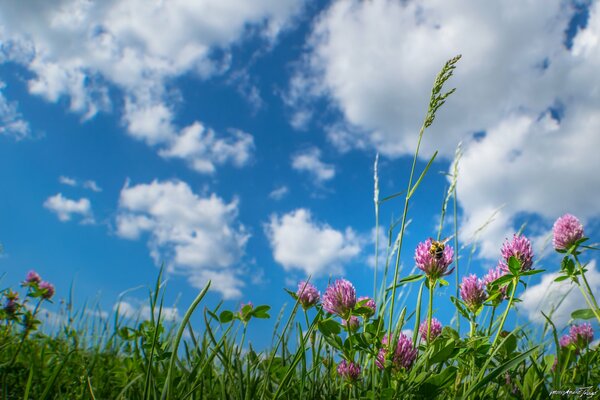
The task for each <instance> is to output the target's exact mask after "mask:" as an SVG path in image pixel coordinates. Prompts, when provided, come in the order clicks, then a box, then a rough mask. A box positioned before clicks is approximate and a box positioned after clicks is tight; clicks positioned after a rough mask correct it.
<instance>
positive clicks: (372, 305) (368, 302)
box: [357, 296, 377, 318]
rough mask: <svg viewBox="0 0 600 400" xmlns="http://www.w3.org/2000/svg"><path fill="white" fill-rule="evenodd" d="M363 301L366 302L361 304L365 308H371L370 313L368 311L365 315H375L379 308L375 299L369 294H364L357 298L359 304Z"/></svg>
mask: <svg viewBox="0 0 600 400" xmlns="http://www.w3.org/2000/svg"><path fill="white" fill-rule="evenodd" d="M361 302H364V303H362V305H361V307H362V308H365V309H367V308H368V309H369V310H371V311H369V312H368V313H367V312H365V313H364V316H365V317H367V318H369V317H372V316H373V315H375V311H376V310H377V305H376V304H375V300H373V299H372V298H370V297H369V296H362V297H359V298H358V300H357V303H358V304H361Z"/></svg>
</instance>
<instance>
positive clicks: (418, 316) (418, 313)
mask: <svg viewBox="0 0 600 400" xmlns="http://www.w3.org/2000/svg"><path fill="white" fill-rule="evenodd" d="M423 287H425V281H423V282H421V286H420V287H419V295H418V296H417V309H416V314H415V328H414V329H413V346H416V345H417V338H418V337H419V324H420V322H421V300H422V299H423Z"/></svg>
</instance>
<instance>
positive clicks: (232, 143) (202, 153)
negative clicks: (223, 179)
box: [161, 122, 254, 173]
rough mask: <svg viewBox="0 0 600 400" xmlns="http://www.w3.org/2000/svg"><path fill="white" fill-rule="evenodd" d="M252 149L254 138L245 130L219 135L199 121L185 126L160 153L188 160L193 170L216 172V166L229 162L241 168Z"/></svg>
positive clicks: (247, 160)
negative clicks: (226, 135)
mask: <svg viewBox="0 0 600 400" xmlns="http://www.w3.org/2000/svg"><path fill="white" fill-rule="evenodd" d="M253 150H254V138H253V137H252V135H250V134H248V133H246V132H242V131H240V130H232V131H231V135H230V136H229V137H217V136H216V134H215V132H214V131H213V130H212V129H207V128H205V127H204V126H203V125H202V124H200V123H198V122H196V123H194V124H192V125H190V126H188V127H187V128H185V129H183V131H182V133H181V135H180V136H179V137H178V138H177V139H176V140H175V141H174V142H173V144H172V145H171V147H170V148H168V149H165V150H163V151H161V155H162V156H164V157H177V158H182V159H185V160H187V161H188V163H189V164H190V166H191V167H192V169H194V170H196V171H198V172H201V173H213V172H215V170H216V168H215V166H216V165H219V164H224V163H226V162H231V163H233V164H234V165H235V166H238V167H241V166H243V165H245V164H247V163H248V162H249V160H250V158H251V155H252V151H253Z"/></svg>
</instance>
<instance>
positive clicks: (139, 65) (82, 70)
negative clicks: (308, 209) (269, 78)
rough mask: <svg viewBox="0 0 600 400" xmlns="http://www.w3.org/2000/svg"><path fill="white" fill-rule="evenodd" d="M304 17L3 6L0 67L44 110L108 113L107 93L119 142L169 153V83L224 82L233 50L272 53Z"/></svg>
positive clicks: (268, 3)
mask: <svg viewBox="0 0 600 400" xmlns="http://www.w3.org/2000/svg"><path fill="white" fill-rule="evenodd" d="M32 7H33V8H35V10H36V12H35V13H31V8H32ZM303 7H304V2H303V1H300V2H299V1H295V0H258V1H253V2H251V3H250V2H247V1H245V0H202V1H195V0H176V1H169V2H162V1H155V2H150V3H148V2H146V1H141V0H124V1H123V0H108V1H102V2H91V1H86V0H62V1H59V2H53V3H52V4H49V3H48V2H45V1H40V0H38V1H34V2H33V3H31V2H30V3H28V4H27V5H25V4H23V3H20V2H10V3H3V4H2V6H0V42H1V43H2V45H1V46H0V57H1V58H0V60H6V61H14V62H17V63H19V64H21V65H23V66H24V67H25V68H27V69H28V70H29V72H31V73H32V74H33V77H32V78H31V79H30V80H29V82H28V85H29V91H30V93H32V94H36V95H39V96H42V97H44V98H45V99H47V100H48V101H51V102H56V101H58V100H59V99H61V98H67V99H68V100H69V108H70V110H71V111H73V112H76V113H80V114H82V115H83V118H84V119H85V118H91V117H93V116H94V115H95V114H96V113H98V112H99V111H105V110H106V111H108V110H110V108H111V107H112V104H111V101H110V97H109V95H108V90H109V87H110V86H111V85H113V86H114V87H116V88H118V89H119V90H120V93H121V94H122V96H123V101H122V102H120V103H123V104H124V108H123V110H122V112H123V122H124V125H125V126H126V128H127V130H128V132H129V133H130V134H131V135H132V136H133V137H135V138H137V139H139V140H142V141H145V142H146V143H148V144H149V145H152V146H162V145H165V144H166V149H169V148H170V147H172V145H173V143H175V142H177V141H178V140H180V136H182V135H183V134H184V133H185V132H186V130H185V129H184V130H183V131H182V132H181V133H180V132H179V131H180V129H179V128H177V127H176V126H175V125H174V123H173V119H174V111H173V103H174V102H175V103H176V102H177V101H178V96H179V94H178V93H176V92H174V90H173V88H172V87H171V86H170V82H172V80H173V79H174V78H176V77H179V76H182V75H185V74H191V75H194V76H196V77H198V78H200V79H206V78H209V77H211V76H214V75H216V74H222V73H224V72H225V71H227V70H228V68H229V65H230V63H231V54H230V53H231V47H232V46H235V45H236V44H238V43H239V42H240V41H243V40H245V39H247V38H250V37H260V38H263V39H265V40H266V43H267V44H273V43H274V41H275V40H276V39H277V36H278V34H279V33H280V32H281V31H282V30H284V29H286V28H287V27H288V26H289V25H290V23H291V22H292V21H293V20H294V18H295V16H297V15H298V14H299V13H300V11H301V10H302V9H303ZM192 126H193V125H192ZM238 139H239V138H238V136H237V135H236V134H233V136H232V137H231V139H230V140H231V141H236V140H238ZM160 148H161V149H163V150H164V149H165V147H160ZM209 161H212V160H209ZM233 161H235V158H233Z"/></svg>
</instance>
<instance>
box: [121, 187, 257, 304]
mask: <svg viewBox="0 0 600 400" xmlns="http://www.w3.org/2000/svg"><path fill="white" fill-rule="evenodd" d="M237 215H238V203H237V200H233V201H232V202H230V203H226V202H225V201H224V200H223V199H221V198H220V197H218V196H217V195H216V194H211V195H210V196H206V197H203V196H199V195H197V194H195V193H194V192H193V191H192V189H191V188H190V187H189V186H188V185H187V184H186V183H184V182H181V181H164V182H161V181H156V180H155V181H153V182H152V183H149V184H139V185H135V186H129V185H126V186H125V187H124V188H123V189H122V190H121V196H120V200H119V214H118V216H117V234H118V235H119V236H121V237H123V238H126V239H138V238H139V237H140V235H142V234H144V233H148V234H149V239H148V246H149V247H150V251H151V255H152V257H153V258H154V260H155V262H156V263H157V264H160V263H161V262H163V261H164V262H165V263H167V264H168V266H169V270H170V271H172V272H175V273H178V274H182V275H185V276H186V277H187V278H188V280H189V282H190V283H191V284H192V285H193V286H194V287H197V288H201V287H203V286H204V285H205V284H206V283H207V282H208V280H212V289H215V290H217V291H219V292H221V293H222V294H223V296H224V297H225V298H235V297H238V296H240V295H241V288H242V287H243V286H244V283H243V281H242V279H241V277H240V276H239V271H238V270H236V269H235V268H234V265H235V264H236V263H238V262H239V260H240V259H241V257H242V256H243V254H244V249H245V245H246V242H247V240H248V238H249V235H248V234H247V233H246V231H245V228H244V226H243V225H241V224H239V223H237V221H236V220H237Z"/></svg>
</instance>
